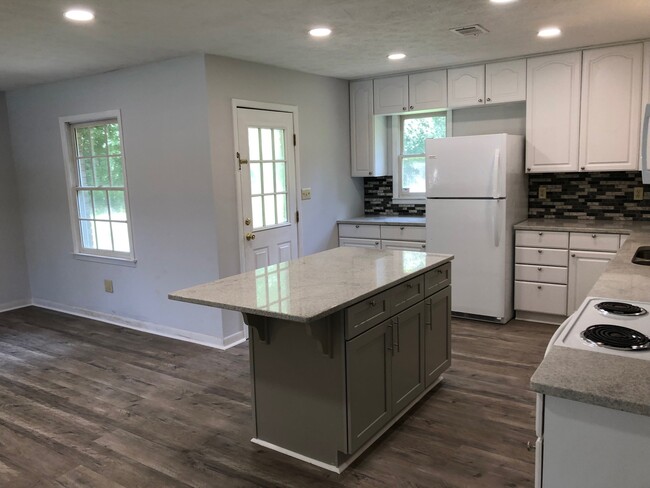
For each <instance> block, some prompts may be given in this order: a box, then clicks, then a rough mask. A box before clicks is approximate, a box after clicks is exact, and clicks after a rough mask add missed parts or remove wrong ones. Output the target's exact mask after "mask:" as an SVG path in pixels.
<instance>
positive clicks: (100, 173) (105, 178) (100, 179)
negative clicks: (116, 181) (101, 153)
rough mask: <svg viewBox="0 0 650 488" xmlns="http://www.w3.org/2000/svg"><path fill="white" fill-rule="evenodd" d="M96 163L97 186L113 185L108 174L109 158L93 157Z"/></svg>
mask: <svg viewBox="0 0 650 488" xmlns="http://www.w3.org/2000/svg"><path fill="white" fill-rule="evenodd" d="M93 161H94V163H95V186H111V179H110V176H109V174H108V158H93Z"/></svg>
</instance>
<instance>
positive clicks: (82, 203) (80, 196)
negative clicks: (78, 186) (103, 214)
mask: <svg viewBox="0 0 650 488" xmlns="http://www.w3.org/2000/svg"><path fill="white" fill-rule="evenodd" d="M77 206H78V207H79V218H81V219H92V218H93V198H92V195H91V194H90V191H88V190H83V191H80V192H78V193H77Z"/></svg>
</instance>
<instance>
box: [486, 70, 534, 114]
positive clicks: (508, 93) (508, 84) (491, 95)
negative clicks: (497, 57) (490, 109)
mask: <svg viewBox="0 0 650 488" xmlns="http://www.w3.org/2000/svg"><path fill="white" fill-rule="evenodd" d="M521 100H526V60H525V59H517V60H515V61H504V62H502V63H488V64H486V65H485V103H486V105H488V104H492V103H505V102H518V101H521Z"/></svg>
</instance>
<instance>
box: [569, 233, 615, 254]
mask: <svg viewBox="0 0 650 488" xmlns="http://www.w3.org/2000/svg"><path fill="white" fill-rule="evenodd" d="M619 240H620V237H619V235H618V234H590V233H587V232H571V239H570V241H569V247H570V248H571V249H579V250H581V251H617V250H618V246H619Z"/></svg>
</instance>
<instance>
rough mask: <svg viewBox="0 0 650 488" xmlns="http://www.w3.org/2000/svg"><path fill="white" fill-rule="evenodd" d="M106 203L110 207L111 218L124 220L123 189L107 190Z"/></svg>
mask: <svg viewBox="0 0 650 488" xmlns="http://www.w3.org/2000/svg"><path fill="white" fill-rule="evenodd" d="M108 203H109V205H110V207H111V220H123V221H126V203H125V201H124V192H123V191H109V192H108Z"/></svg>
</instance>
